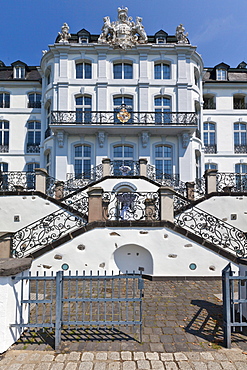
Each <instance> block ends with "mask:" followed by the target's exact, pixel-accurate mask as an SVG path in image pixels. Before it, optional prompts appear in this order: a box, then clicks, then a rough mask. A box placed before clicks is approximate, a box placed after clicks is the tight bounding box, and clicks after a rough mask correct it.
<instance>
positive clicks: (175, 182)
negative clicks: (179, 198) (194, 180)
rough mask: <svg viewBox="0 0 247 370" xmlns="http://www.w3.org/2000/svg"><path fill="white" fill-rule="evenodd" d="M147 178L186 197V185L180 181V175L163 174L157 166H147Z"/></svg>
mask: <svg viewBox="0 0 247 370" xmlns="http://www.w3.org/2000/svg"><path fill="white" fill-rule="evenodd" d="M147 178H149V179H151V180H154V181H157V182H158V183H159V184H160V185H162V186H170V187H172V188H174V190H175V191H177V192H178V193H180V194H181V195H183V196H186V184H185V182H183V181H181V180H179V174H169V173H163V172H162V171H160V170H159V169H157V168H156V167H155V166H153V165H151V164H148V165H147Z"/></svg>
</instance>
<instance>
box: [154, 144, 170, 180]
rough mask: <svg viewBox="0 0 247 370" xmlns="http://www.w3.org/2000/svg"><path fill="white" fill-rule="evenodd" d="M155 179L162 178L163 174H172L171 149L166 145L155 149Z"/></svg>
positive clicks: (157, 146)
mask: <svg viewBox="0 0 247 370" xmlns="http://www.w3.org/2000/svg"><path fill="white" fill-rule="evenodd" d="M155 168H156V178H157V179H159V178H163V174H168V175H171V174H172V148H171V147H170V146H168V145H156V147H155Z"/></svg>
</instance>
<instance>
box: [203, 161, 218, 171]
mask: <svg viewBox="0 0 247 370" xmlns="http://www.w3.org/2000/svg"><path fill="white" fill-rule="evenodd" d="M206 170H217V164H216V163H205V171H206Z"/></svg>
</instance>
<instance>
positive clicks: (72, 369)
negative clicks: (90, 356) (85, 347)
mask: <svg viewBox="0 0 247 370" xmlns="http://www.w3.org/2000/svg"><path fill="white" fill-rule="evenodd" d="M76 369H77V363H76V362H68V363H67V365H66V366H65V370H76Z"/></svg>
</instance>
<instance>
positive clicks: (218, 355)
mask: <svg viewBox="0 0 247 370" xmlns="http://www.w3.org/2000/svg"><path fill="white" fill-rule="evenodd" d="M212 355H213V356H214V359H215V360H218V361H224V360H225V359H226V356H225V354H224V353H222V352H212Z"/></svg>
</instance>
